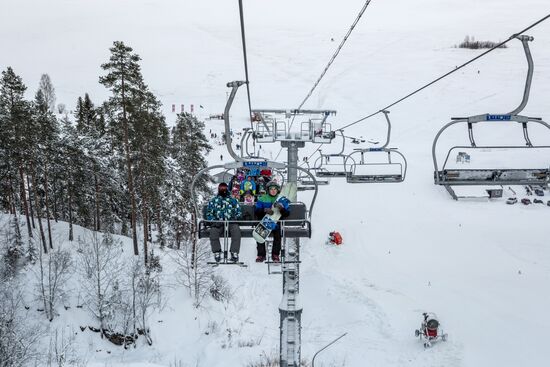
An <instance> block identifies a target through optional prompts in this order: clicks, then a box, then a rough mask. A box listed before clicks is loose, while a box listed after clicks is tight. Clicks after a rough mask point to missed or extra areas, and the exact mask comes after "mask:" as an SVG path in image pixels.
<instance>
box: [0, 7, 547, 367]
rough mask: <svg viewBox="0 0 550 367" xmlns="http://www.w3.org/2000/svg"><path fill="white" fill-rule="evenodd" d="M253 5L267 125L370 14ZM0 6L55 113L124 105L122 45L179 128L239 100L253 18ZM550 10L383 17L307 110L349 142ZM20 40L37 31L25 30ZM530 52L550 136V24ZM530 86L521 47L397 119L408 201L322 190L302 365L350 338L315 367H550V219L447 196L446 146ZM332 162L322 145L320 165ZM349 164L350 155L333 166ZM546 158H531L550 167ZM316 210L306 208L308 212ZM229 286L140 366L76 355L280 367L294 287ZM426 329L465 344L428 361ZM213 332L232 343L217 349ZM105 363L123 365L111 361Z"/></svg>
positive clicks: (395, 10) (236, 113) (26, 73)
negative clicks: (109, 87)
mask: <svg viewBox="0 0 550 367" xmlns="http://www.w3.org/2000/svg"><path fill="white" fill-rule="evenodd" d="M244 3H245V6H246V8H245V12H246V15H247V40H248V50H249V65H250V78H251V91H252V103H253V107H256V108H262V107H265V108H277V107H283V108H293V107H296V106H297V105H298V104H299V102H300V101H301V100H302V98H303V97H304V96H305V95H306V93H307V92H308V90H309V88H310V87H311V85H312V83H313V82H314V81H315V80H316V78H317V77H318V75H319V73H320V72H321V70H322V68H323V67H324V66H325V64H326V62H327V61H328V59H329V58H330V56H331V55H332V53H333V51H334V49H335V47H336V46H337V43H338V42H339V41H340V39H341V37H342V36H343V35H344V34H345V32H346V31H347V29H348V26H349V24H351V22H352V21H353V19H354V17H355V15H356V13H357V12H358V11H359V9H360V8H361V6H362V4H363V1H359V0H353V1H351V0H349V1H346V2H344V4H340V3H339V2H333V1H313V0H302V1H300V2H299V3H298V2H296V1H290V0H281V1H277V2H246V1H245V2H244ZM2 5H3V8H4V9H3V11H2V13H1V14H0V39H1V40H2V49H3V50H4V52H3V55H4V56H3V58H2V59H1V60H0V67H1V68H2V69H5V67H6V66H8V65H11V66H13V67H14V70H15V71H16V72H17V73H19V74H21V75H22V77H23V79H24V81H25V82H26V83H27V85H28V86H29V87H30V90H29V96H30V95H32V94H33V93H34V89H35V86H36V85H37V84H38V80H39V77H40V74H41V73H44V72H47V73H49V74H50V76H51V77H52V81H53V82H54V84H55V85H56V88H57V95H58V102H63V103H66V104H67V105H68V106H69V107H71V106H72V105H73V104H74V101H75V100H76V98H77V97H78V96H79V95H82V94H83V93H84V92H90V93H91V96H92V98H93V100H94V101H95V102H97V103H99V101H101V100H103V99H104V98H106V97H107V93H106V91H105V90H104V89H103V87H101V86H100V85H99V84H98V83H97V78H98V76H99V75H100V74H101V71H100V68H99V65H100V64H101V63H102V62H105V61H106V60H107V57H108V47H110V45H111V44H112V41H113V40H115V39H117V40H119V39H120V40H124V41H125V42H127V43H128V44H129V45H130V46H132V47H134V49H135V51H136V52H137V53H138V54H140V55H141V57H142V59H143V64H142V65H143V73H144V77H145V80H146V82H147V83H148V84H149V85H150V86H151V88H152V89H153V90H154V91H155V92H156V93H157V94H158V95H159V97H160V99H161V100H162V102H163V103H164V105H165V106H164V108H165V112H166V114H167V116H168V119H169V120H173V119H174V118H175V115H174V114H172V113H171V112H170V107H171V104H176V105H177V106H179V105H180V104H185V106H186V109H187V108H188V105H190V104H192V103H193V104H195V106H198V105H199V104H200V105H203V106H204V109H202V110H199V113H200V114H201V115H202V116H207V115H208V114H210V113H220V112H222V110H223V107H224V102H225V97H226V92H227V88H225V83H226V82H228V81H231V80H238V79H243V78H244V73H243V67H242V51H241V48H240V34H239V28H238V9H237V2H236V1H234V2H228V1H222V0H205V1H202V2H200V5H199V4H198V2H195V1H175V0H173V1H168V0H167V1H155V2H153V1H146V0H139V1H136V0H133V1H130V0H118V1H106V0H98V1H94V2H89V1H84V0H79V1H62V0H55V1H48V2H42V1H37V0H18V1H12V0H2ZM548 10H549V7H548V2H547V1H543V0H525V1H522V2H517V1H511V0H504V1H496V0H486V1H476V0H464V1H460V2H459V1H451V0H418V1H414V2H412V1H406V0H392V1H377V0H373V2H372V4H371V5H370V7H369V9H367V12H366V13H365V16H364V18H363V19H362V21H361V22H360V23H359V25H358V27H357V29H356V31H355V33H354V34H353V35H352V36H351V37H350V39H349V41H348V44H347V45H346V46H345V48H344V49H343V51H342V52H341V54H340V56H339V58H338V59H337V61H336V62H335V64H334V65H333V68H332V69H331V70H330V71H329V73H328V74H327V75H326V77H325V79H324V80H323V82H322V83H321V84H320V86H319V88H318V90H317V91H316V93H314V95H313V96H312V98H311V99H310V100H309V102H308V103H307V104H306V107H311V108H331V109H336V110H338V115H337V116H336V118H335V119H334V120H333V124H334V126H336V127H338V126H343V125H345V124H347V123H350V122H352V121H354V120H356V119H358V118H360V117H363V116H365V115H368V114H370V113H371V112H375V111H378V110H379V109H380V108H382V107H384V106H386V105H387V104H389V103H391V102H393V101H394V100H396V99H398V98H400V97H402V96H404V95H406V94H407V93H408V92H410V91H412V90H414V89H415V88H417V87H419V86H421V85H422V84H424V83H425V82H428V81H430V80H431V79H433V78H435V77H437V76H439V75H441V74H443V73H444V72H446V71H448V70H450V69H452V68H454V67H455V65H459V64H461V63H462V62H465V61H466V60H468V59H470V58H471V57H473V56H474V55H477V54H478V53H479V51H470V50H461V49H456V48H453V46H454V45H455V44H457V43H459V42H460V41H462V40H463V39H464V37H465V36H466V35H473V36H475V37H476V39H479V40H493V41H499V40H504V39H506V38H507V37H509V36H510V35H511V34H513V33H515V32H517V31H519V30H520V29H522V28H524V27H525V26H527V25H529V24H530V23H532V22H534V21H535V20H537V19H539V18H541V17H542V16H544V15H545V14H546V13H548ZM23 21H25V22H29V23H30V24H31V25H24V26H21V25H19V26H18V25H17V24H18V23H20V22H23ZM27 24H28V23H27ZM529 34H530V35H532V36H534V37H535V41H534V42H533V43H531V50H532V53H533V57H534V59H535V74H534V82H533V89H532V93H531V99H530V102H529V104H528V106H527V108H526V109H525V111H524V112H525V114H528V115H533V116H540V117H545V118H546V119H547V120H550V108H548V95H549V94H550V83H549V82H550V51H549V48H548V44H549V42H550V36H549V35H550V23H543V24H541V25H540V26H538V27H537V28H535V29H533V30H532V31H530V32H529ZM331 37H333V38H334V39H335V41H334V42H331V41H330V39H331ZM85 39H88V40H89V41H86V42H83V40H85ZM37 60H40V62H37ZM525 72H526V63H525V60H524V55H523V51H522V48H521V44H520V43H519V42H518V41H516V42H511V43H509V48H508V49H505V50H498V51H496V52H494V53H492V54H490V55H489V56H487V57H485V58H483V59H482V60H480V61H478V62H477V63H475V64H473V65H471V66H470V67H468V68H466V69H464V70H462V71H459V72H458V73H456V74H454V75H453V76H451V77H449V78H447V79H445V80H443V81H442V82H440V83H438V84H436V85H435V86H433V87H432V88H430V89H428V90H426V91H424V92H422V93H421V94H419V95H417V96H416V97H414V98H412V99H409V100H407V101H405V102H403V103H402V104H400V105H398V106H396V107H395V108H393V109H392V110H391V115H390V116H391V118H392V122H393V124H394V129H393V137H392V143H391V146H396V147H399V148H400V150H401V151H402V152H403V153H404V154H406V156H407V159H408V161H409V172H408V177H407V181H406V182H405V183H403V184H400V185H378V184H377V185H347V184H345V183H344V182H341V181H338V180H332V182H331V185H330V186H327V187H322V188H320V196H319V199H318V202H317V203H316V207H315V210H314V213H313V228H314V232H313V237H312V239H311V240H307V241H303V242H302V243H303V246H302V251H303V253H302V259H303V263H302V268H301V288H300V289H301V299H302V303H303V306H304V312H303V317H302V320H303V325H302V326H303V332H302V340H303V345H302V355H303V357H304V358H305V359H308V360H309V359H311V357H312V356H313V354H314V353H315V352H316V351H317V350H319V349H320V348H321V347H322V346H324V345H325V344H327V343H328V342H330V341H331V340H333V339H334V338H336V337H337V336H339V335H341V334H342V333H344V332H348V335H347V336H346V337H345V338H344V339H342V340H341V341H339V342H338V343H337V344H335V345H334V346H332V347H331V348H330V349H328V350H327V351H325V352H323V354H321V355H320V356H319V358H318V359H317V361H316V362H318V363H323V365H325V366H329V365H335V366H341V365H346V366H367V365H368V366H468V367H469V366H474V367H475V366H483V365H486V366H517V365H520V364H524V363H526V362H528V363H529V364H530V365H531V366H545V365H547V361H548V358H549V357H550V351H549V350H548V339H547V335H546V334H547V331H548V330H550V316H549V315H548V312H547V310H548V309H549V308H550V296H549V294H548V291H547V290H548V284H549V280H550V247H549V243H548V223H549V220H550V208H548V207H546V206H537V205H531V206H528V207H524V206H519V205H516V206H507V205H505V204H504V201H503V200H497V201H492V202H454V201H453V200H451V199H450V197H449V196H448V194H447V192H446V191H445V190H444V189H443V188H440V187H436V186H435V185H433V167H432V162H431V144H432V140H433V137H434V135H435V133H436V132H437V130H438V129H439V128H440V127H441V126H442V125H443V124H444V123H446V122H448V121H449V118H450V117H451V116H464V115H469V114H477V113H485V112H494V113H504V112H508V111H510V110H513V109H514V108H515V107H516V106H517V104H518V103H519V101H520V99H521V95H522V93H523V84H524V76H525ZM246 108H247V106H246V98H245V91H244V90H241V91H239V95H238V98H237V100H236V102H235V109H234V110H233V122H234V128H235V129H237V128H239V127H245V126H246V121H245V118H244V116H245V115H246ZM207 127H208V128H212V129H213V131H214V132H221V129H222V127H221V122H208V123H207ZM384 128H385V125H384V121H383V118H382V117H381V116H378V117H375V118H373V119H371V120H367V121H366V122H364V123H362V124H358V125H356V126H354V127H352V128H350V129H349V131H348V130H346V133H348V134H349V135H361V136H363V137H365V138H368V139H375V140H382V139H383V134H384ZM465 130H466V129H465V128H464V127H461V128H453V129H449V133H448V135H449V136H448V137H446V138H442V140H441V150H440V151H439V152H438V153H439V154H440V157H441V158H440V159H442V158H443V157H444V155H445V154H446V152H447V149H448V148H450V146H452V145H456V144H464V143H467V133H466V131H465ZM477 130H479V135H478V136H477V137H478V143H481V142H482V141H484V142H487V143H496V142H499V141H505V142H507V143H517V144H522V142H521V131H520V129H517V128H509V127H502V128H500V127H498V128H496V129H495V130H489V129H487V128H483V127H479V129H477ZM531 137H532V140H533V142H535V143H539V144H550V134H549V133H545V132H544V131H542V129H533V132H532V136H531ZM215 147H216V149H215V150H214V152H212V154H211V156H210V161H211V163H213V164H214V163H218V161H219V156H220V154H223V155H224V156H227V153H226V151H225V149H224V147H223V146H222V147H220V146H215ZM445 147H447V148H446V149H445ZM263 148H264V149H268V150H271V151H273V153H274V154H276V153H277V152H278V150H279V148H278V147H277V146H275V145H273V146H266V145H263ZM315 148H316V146H308V147H307V149H306V151H313V150H314V149H315ZM338 150H339V145H338V142H336V143H335V144H334V146H331V147H325V148H324V149H323V151H324V152H327V153H329V152H331V151H338ZM538 153H539V156H538V157H536V158H534V157H533V158H534V159H537V160H539V159H541V160H542V162H543V163H544V162H546V164H547V166H548V165H550V154H548V152H538ZM304 155H306V152H301V156H304ZM541 155H542V158H541ZM226 159H227V158H226ZM530 159H531V157H527V156H522V157H521V162H518V163H519V164H525V165H528V164H530ZM518 160H519V159H518ZM528 160H529V161H528ZM518 194H519V192H518ZM300 195H301V196H300V199H301V200H304V201H306V200H307V198H308V195H309V194H307V193H306V194H302V193H300ZM505 195H508V193H506V194H505ZM546 195H547V197H546V198H545V200H548V192H547V193H546ZM518 197H523V195H521V194H520V195H519V196H518ZM332 229H336V230H338V231H340V232H341V233H342V235H343V237H344V242H345V244H344V245H343V246H342V247H340V248H331V247H326V246H325V245H324V244H323V243H324V241H325V237H326V235H327V233H328V231H329V230H332ZM58 230H59V231H62V230H63V229H62V228H58ZM241 256H242V258H243V259H247V260H249V261H250V262H252V260H253V258H254V256H255V248H254V243H253V242H252V241H251V240H246V241H244V242H243V250H242V255H241ZM167 261H168V260H167ZM171 269H172V268H170V267H169V268H168V269H167V272H170V271H173V270H171ZM217 271H218V272H220V274H222V275H223V276H225V277H227V278H228V279H229V281H230V284H231V285H232V286H233V287H234V290H235V298H234V301H233V302H232V303H231V304H229V305H227V307H225V308H224V307H223V305H221V304H218V303H216V302H213V301H211V302H210V303H209V304H208V305H207V307H206V308H205V309H203V310H200V311H197V310H194V309H193V308H192V305H191V301H190V300H189V299H188V297H187V296H186V294H185V291H184V290H183V289H181V288H178V287H174V289H172V290H171V291H170V295H171V298H170V302H169V304H168V306H167V307H166V308H165V310H164V311H163V312H161V313H160V314H158V315H155V316H154V320H155V321H156V325H155V326H154V327H153V329H152V332H153V337H154V342H155V343H154V345H153V346H152V347H150V348H149V347H145V346H140V348H139V349H138V350H132V351H126V352H123V351H122V350H118V349H116V348H113V347H111V346H108V345H107V344H105V345H103V346H99V347H98V344H99V343H100V342H99V341H98V340H97V338H95V339H94V338H93V337H90V336H87V335H84V334H83V335H81V336H79V337H78V338H80V339H79V343H80V344H79V345H80V347H81V348H82V350H83V353H87V354H88V359H89V361H90V362H91V364H92V365H94V364H96V365H98V366H99V365H101V366H102V365H113V366H115V365H129V364H132V365H135V366H145V365H146V366H151V365H170V364H175V363H176V362H177V361H179V362H181V363H182V365H184V366H185V365H189V366H191V365H193V366H195V365H200V366H233V365H245V364H246V363H247V362H250V361H254V360H256V359H257V358H258V356H259V355H260V354H261V353H264V352H265V353H267V354H272V353H276V352H277V350H278V342H279V337H278V336H279V331H278V323H279V322H278V321H279V316H278V310H277V306H278V304H279V301H280V297H281V280H280V276H269V275H267V269H266V268H265V265H259V264H255V263H251V264H250V267H249V268H248V269H234V268H230V269H227V268H223V269H217ZM167 277H169V276H168V275H167ZM423 311H433V312H436V313H437V314H438V315H439V316H440V318H441V321H442V323H443V327H444V329H445V331H446V332H448V333H449V341H448V342H447V343H445V344H438V345H436V346H435V347H434V348H433V349H430V350H424V349H423V348H422V346H421V344H420V342H419V341H418V340H417V339H415V338H414V329H415V328H417V327H418V326H419V323H420V318H421V313H422V312H423ZM64 315H65V316H63V317H62V318H61V319H60V320H58V321H57V322H58V323H59V324H63V323H66V324H68V325H73V322H72V319H73V318H75V319H77V320H79V318H80V317H83V316H79V315H75V314H73V313H64ZM159 320H162V322H158V321H159ZM214 321H215V322H216V323H217V324H218V326H219V327H218V329H217V331H214V332H211V333H209V335H206V334H205V331H207V330H210V329H209V328H210V326H211V325H212V322H214ZM209 325H210V326H209ZM73 326H74V327H75V328H76V325H73ZM228 328H231V329H232V330H237V331H238V336H233V340H232V346H231V348H222V346H223V345H224V344H225V345H227V344H228V336H227V331H226V330H227V329H228ZM259 340H261V342H260V344H259V345H255V346H253V347H251V348H248V347H238V344H239V341H240V342H243V343H246V342H248V341H259ZM92 345H93V346H92ZM106 348H109V349H110V350H112V353H111V354H107V353H105V349H106ZM97 349H101V350H102V351H101V352H96V350H97ZM331 363H332V364H331Z"/></svg>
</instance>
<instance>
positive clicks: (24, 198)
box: [19, 163, 32, 237]
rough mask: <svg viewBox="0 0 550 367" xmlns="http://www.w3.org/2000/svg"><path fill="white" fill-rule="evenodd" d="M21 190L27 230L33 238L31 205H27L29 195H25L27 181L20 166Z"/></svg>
mask: <svg viewBox="0 0 550 367" xmlns="http://www.w3.org/2000/svg"><path fill="white" fill-rule="evenodd" d="M19 180H20V184H19V190H20V191H21V201H22V202H23V208H24V209H25V218H27V230H28V231H29V237H32V229H31V222H30V220H29V205H28V203H27V194H26V193H25V180H24V178H23V166H22V165H21V163H20V164H19Z"/></svg>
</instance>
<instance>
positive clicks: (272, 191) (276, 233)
mask: <svg viewBox="0 0 550 367" xmlns="http://www.w3.org/2000/svg"><path fill="white" fill-rule="evenodd" d="M280 192H281V186H279V184H278V183H276V182H274V181H270V182H268V183H267V185H266V194H264V195H262V196H260V197H259V198H258V201H257V202H256V205H255V207H254V214H255V216H256V219H258V220H261V219H262V218H263V217H264V215H266V214H273V208H277V209H278V210H279V211H280V212H281V218H280V220H283V219H284V218H286V217H287V216H288V214H289V213H290V207H289V205H288V202H287V201H284V202H279V201H276V200H277V196H279V193H280ZM270 236H273V247H272V249H271V259H272V260H273V261H274V262H279V261H281V260H280V253H281V226H280V225H279V224H277V227H276V228H275V229H274V230H273V231H272V232H271V234H270ZM256 249H257V251H258V257H256V262H264V261H265V256H266V251H265V243H259V242H256Z"/></svg>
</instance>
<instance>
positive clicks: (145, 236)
mask: <svg viewBox="0 0 550 367" xmlns="http://www.w3.org/2000/svg"><path fill="white" fill-rule="evenodd" d="M142 216H143V259H144V262H145V266H147V264H148V260H149V259H148V255H149V253H148V251H147V240H148V239H149V233H148V231H147V228H148V226H147V201H146V200H145V195H143V203H142Z"/></svg>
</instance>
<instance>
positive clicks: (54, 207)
mask: <svg viewBox="0 0 550 367" xmlns="http://www.w3.org/2000/svg"><path fill="white" fill-rule="evenodd" d="M56 184H57V180H56V179H55V177H54V178H53V185H52V186H53V219H54V220H55V223H57V195H56V193H57V190H56V187H57V185H56Z"/></svg>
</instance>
